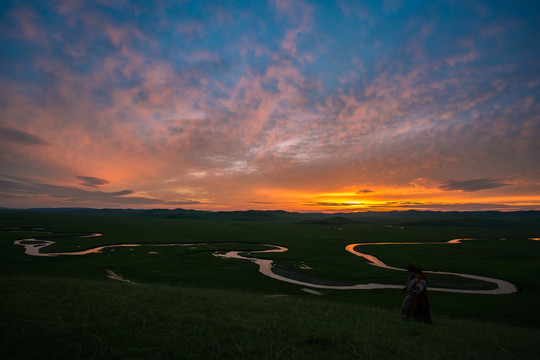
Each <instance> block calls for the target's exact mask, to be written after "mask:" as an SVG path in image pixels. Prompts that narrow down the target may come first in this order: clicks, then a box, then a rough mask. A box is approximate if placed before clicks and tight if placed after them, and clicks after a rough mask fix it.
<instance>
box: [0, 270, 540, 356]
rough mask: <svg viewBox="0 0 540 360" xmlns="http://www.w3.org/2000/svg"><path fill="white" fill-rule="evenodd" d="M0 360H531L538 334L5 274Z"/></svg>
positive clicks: (233, 295)
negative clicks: (152, 359)
mask: <svg viewBox="0 0 540 360" xmlns="http://www.w3.org/2000/svg"><path fill="white" fill-rule="evenodd" d="M0 291H1V293H2V294H3V295H2V297H1V300H0V304H1V305H0V306H1V319H0V320H1V321H0V326H1V332H2V334H4V335H3V336H2V338H1V343H0V345H1V346H0V349H1V350H0V358H9V359H45V358H65V359H68V358H69V359H77V358H79V359H96V358H108V359H125V358H130V359H143V358H155V359H162V358H164V359H165V358H166V359H224V358H229V359H355V358H359V359H375V358H380V359H389V358H405V359H407V358H414V359H430V360H431V359H537V358H538V356H540V348H539V346H538V342H537V340H538V339H539V338H540V332H539V331H538V329H534V328H527V327H514V326H511V325H505V324H493V323H489V322H480V321H472V320H464V319H450V318H446V317H435V319H434V320H435V325H433V326H431V325H425V324H420V323H416V322H411V321H406V320H404V319H401V318H400V317H399V315H398V311H397V309H396V310H395V311H392V310H388V309H378V308H370V307H364V306H359V305H355V304H336V303H329V302H324V301H320V300H318V301H314V300H312V299H310V298H307V297H288V298H277V297H265V296H262V295H256V294H252V293H244V292H236V291H224V290H209V289H194V288H183V287H172V286H165V285H137V286H135V285H129V284H124V283H117V282H113V281H95V280H81V279H70V278H63V279H58V278H49V277H38V276H3V277H2V278H0Z"/></svg>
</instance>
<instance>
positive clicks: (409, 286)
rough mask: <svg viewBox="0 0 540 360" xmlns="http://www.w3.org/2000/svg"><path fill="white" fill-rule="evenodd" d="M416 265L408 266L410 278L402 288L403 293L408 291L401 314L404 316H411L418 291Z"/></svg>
mask: <svg viewBox="0 0 540 360" xmlns="http://www.w3.org/2000/svg"><path fill="white" fill-rule="evenodd" d="M416 269H417V268H416V266H414V265H412V264H411V265H409V267H408V268H407V271H409V278H408V279H407V282H406V283H405V286H404V287H403V289H401V293H404V292H407V297H406V298H405V300H403V303H402V304H401V314H402V315H403V316H406V317H407V318H409V317H410V316H411V313H410V309H411V302H412V300H413V298H414V296H415V291H416V286H417V285H416V284H417V281H416Z"/></svg>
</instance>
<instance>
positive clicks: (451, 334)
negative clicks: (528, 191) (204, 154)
mask: <svg viewBox="0 0 540 360" xmlns="http://www.w3.org/2000/svg"><path fill="white" fill-rule="evenodd" d="M35 228H44V230H39V231H47V232H50V233H51V234H44V233H42V232H36V230H33V229H35ZM0 229H2V231H1V232H0V260H1V261H0V273H1V274H2V285H1V286H2V289H1V291H2V293H3V294H6V295H5V296H4V297H2V301H3V303H2V316H3V321H2V323H3V325H2V326H4V329H3V330H2V332H3V333H4V334H9V335H8V336H5V337H4V339H3V341H4V342H6V345H5V346H3V348H4V349H7V350H5V351H4V353H1V352H0V357H5V358H37V357H40V358H45V357H56V358H77V357H80V358H102V357H103V356H105V357H108V358H122V355H121V354H129V353H130V352H132V354H131V355H130V356H127V357H131V358H137V357H139V358H152V357H154V356H153V355H145V354H155V357H156V358H216V359H217V358H227V357H229V358H270V359H274V358H344V359H347V358H357V357H358V358H375V357H381V356H382V357H386V358H388V357H389V356H391V355H392V354H393V355H396V357H399V356H398V355H400V354H401V355H403V356H404V357H405V358H408V357H409V355H411V354H415V355H416V354H418V356H415V358H421V359H437V358H441V359H446V358H448V359H451V358H452V359H456V358H463V359H465V358H501V359H503V358H504V359H506V358H516V359H517V358H539V356H540V349H539V347H538V345H535V344H536V340H538V339H539V338H540V337H539V336H538V335H539V333H538V331H539V329H540V309H539V308H538V306H537V304H538V303H539V301H540V265H539V264H540V261H539V260H540V241H532V240H529V239H528V238H530V237H540V213H539V212H517V213H498V212H475V213H436V212H414V211H412V212H392V213H362V214H338V215H328V214H298V213H286V212H282V211H269V212H261V211H248V212H223V213H211V212H197V211H188V210H172V211H170V210H150V211H144V210H88V209H69V210H68V209H64V210H47V209H41V210H7V209H4V210H0ZM88 233H102V234H103V236H101V237H93V238H78V237H76V236H78V235H84V234H88ZM33 237H39V238H40V239H47V238H49V239H50V240H52V241H55V242H56V243H55V244H54V245H52V246H50V247H48V248H46V251H47V252H68V251H81V250H85V249H90V248H94V247H97V246H102V245H110V244H126V243H130V244H136V243H144V244H169V243H205V244H203V245H196V246H189V247H157V246H156V247H152V246H145V247H134V248H114V249H106V250H104V251H102V252H101V253H98V254H90V255H84V256H57V257H52V258H48V257H33V256H29V255H26V254H25V253H24V248H23V247H22V246H17V245H14V244H13V241H14V240H16V239H22V238H33ZM468 237H472V238H478V239H479V240H474V241H465V242H464V243H462V244H428V243H429V242H446V241H448V240H451V239H455V238H468ZM501 238H504V239H505V240H501ZM411 241H414V242H424V243H425V244H421V245H366V246H362V247H361V251H363V252H367V253H369V254H372V255H375V256H377V257H378V258H380V259H381V260H382V261H384V262H385V263H386V264H388V265H391V266H396V267H401V268H404V267H406V266H407V265H408V264H409V263H415V264H418V265H420V266H422V267H423V268H425V269H426V270H435V271H449V272H461V273H467V274H475V275H480V276H489V277H494V278H499V279H504V280H506V281H510V282H512V283H514V284H516V285H517V286H518V288H519V291H518V293H515V294H510V295H470V294H451V293H442V292H430V293H429V297H430V301H431V305H432V311H433V317H434V321H435V326H432V327H430V326H427V325H423V324H417V323H411V322H407V321H404V320H402V319H400V317H399V314H398V312H399V306H400V304H401V301H402V295H401V294H400V293H399V291H398V290H391V289H390V290H326V289H325V290H318V291H320V292H321V293H323V295H322V296H315V295H312V294H309V293H307V292H305V291H303V289H304V288H305V286H299V285H294V284H290V283H285V282H281V281H278V280H274V279H271V278H268V277H265V276H264V275H261V274H259V273H258V272H257V266H256V265H255V264H253V263H251V262H248V261H240V260H235V259H220V258H216V257H214V256H212V254H213V253H214V252H216V251H220V252H224V251H227V250H255V251H256V250H265V249H267V248H265V247H264V246H261V245H259V244H275V245H282V246H286V247H287V248H289V249H290V250H289V251H287V252H285V253H266V254H254V255H253V256H256V257H259V258H267V259H273V260H274V261H275V262H276V266H278V267H279V268H280V269H285V270H287V271H293V272H296V273H300V274H304V275H306V276H309V277H311V278H318V279H325V280H331V281H336V282H340V283H346V284H357V283H372V282H375V283H388V284H402V283H403V282H404V280H405V279H404V276H405V274H404V273H403V272H398V271H390V270H385V269H381V268H377V267H374V266H371V265H369V264H367V263H366V261H365V260H364V259H362V258H359V257H356V256H354V255H352V254H350V253H348V252H346V251H345V246H346V245H348V244H351V243H376V242H411ZM359 250H360V249H359ZM305 265H307V266H309V267H310V269H305V268H303V267H304V266H305ZM107 270H111V271H114V272H115V273H117V274H120V275H121V276H123V277H124V278H126V279H129V280H131V281H134V282H136V283H137V284H139V285H129V284H125V283H120V282H117V281H114V280H110V279H108V278H107ZM428 280H429V282H430V284H431V285H432V286H442V287H452V288H463V289H471V288H474V289H483V288H489V287H490V286H491V285H490V284H489V283H484V282H481V281H471V280H469V279H463V278H459V277H455V276H443V275H430V276H429V279H428ZM275 295H287V297H273V296H275ZM464 319H467V320H464ZM121 324H125V326H124V325H122V326H118V325H121ZM111 325H115V326H111ZM9 329H12V330H11V331H10V330H9ZM389 338H391V340H388V339H389ZM61 339H65V341H63V340H61ZM419 340H421V341H420V342H421V343H422V344H424V343H429V344H430V345H429V346H428V347H427V348H422V347H421V348H422V349H421V350H418V349H416V346H414V345H412V346H411V344H410V342H416V341H419ZM43 343H45V344H46V345H45V349H42V348H40V346H38V345H39V344H43ZM57 343H58V344H60V343H61V344H63V345H62V346H60V345H58V344H57ZM68 343H69V345H68ZM24 344H28V345H24ZM55 344H57V345H55ZM460 344H462V346H460ZM415 349H416V350H415ZM416 351H418V353H417V352H416ZM47 352H50V353H51V354H53V355H51V356H47ZM3 354H4V355H3ZM255 354H258V356H256V355H255ZM314 354H315V355H314ZM317 354H319V356H318V357H317ZM481 354H484V355H486V356H481Z"/></svg>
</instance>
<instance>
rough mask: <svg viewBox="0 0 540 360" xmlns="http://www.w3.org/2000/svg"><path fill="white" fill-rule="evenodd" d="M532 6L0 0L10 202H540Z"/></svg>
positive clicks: (5, 175)
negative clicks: (0, 0)
mask: <svg viewBox="0 0 540 360" xmlns="http://www.w3.org/2000/svg"><path fill="white" fill-rule="evenodd" d="M539 24H540V1H405V0H403V1H399V0H387V1H356V0H339V1H288V0H287V1H286V0H275V1H274V0H270V1H263V0H261V1H230V0H228V1H128V0H123V1H122V0H110V1H109V0H93V1H71V0H65V1H63V0H58V1H53V0H51V1H41V0H40V1H21V0H17V1H9V0H4V1H2V2H1V4H0V51H1V54H0V206H3V207H12V208H30V207H95V208H186V209H198V210H247V209H266V210H272V209H283V210H287V211H309V212H321V211H325V212H339V211H367V210H371V211H388V210H408V209H417V210H445V211H446V210H530V209H536V210H540V102H539V100H540V43H539V40H538V39H540V26H539Z"/></svg>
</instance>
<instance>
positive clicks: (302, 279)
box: [14, 233, 538, 295]
mask: <svg viewBox="0 0 540 360" xmlns="http://www.w3.org/2000/svg"><path fill="white" fill-rule="evenodd" d="M99 236H102V234H99V233H90V234H86V235H81V236H76V237H79V238H83V237H99ZM48 239H50V238H48ZM465 240H478V239H472V238H462V239H453V240H449V241H446V242H385V243H355V244H349V245H347V246H346V247H345V250H346V251H347V252H349V253H350V254H352V255H355V256H358V257H361V258H363V259H365V260H367V262H368V264H369V265H372V266H376V267H380V268H384V269H387V270H389V271H401V272H406V271H407V270H406V269H401V268H397V267H393V266H389V265H387V264H385V263H384V262H383V261H381V260H380V259H379V258H377V257H376V256H374V255H370V254H367V253H363V252H360V251H358V250H357V249H358V248H361V247H362V246H364V245H381V246H385V245H386V246H389V245H419V244H422V245H426V244H433V245H441V244H447V245H448V244H460V243H461V242H462V241H465ZM531 240H538V239H537V238H531ZM54 243H55V242H54V241H52V240H47V239H40V238H39V237H36V238H29V239H20V240H16V241H15V242H14V244H15V245H20V246H23V247H24V251H25V253H26V254H27V255H31V256H44V257H56V256H81V255H88V254H96V253H100V252H102V251H103V250H105V249H112V248H119V247H128V248H133V247H140V246H147V247H152V248H153V247H172V246H189V247H193V246H200V245H218V244H220V245H224V244H226V245H231V247H232V246H234V245H237V244H238V245H239V244H242V245H246V243H230V242H229V243H224V242H212V243H189V244H187V243H177V244H114V245H103V246H98V247H95V248H92V249H88V250H82V251H75V252H59V253H51V252H45V251H42V250H44V249H45V248H46V247H48V246H50V245H52V244H54ZM252 245H259V246H264V247H267V248H268V249H267V250H258V251H253V250H250V251H246V250H242V251H237V250H231V251H227V252H223V251H216V252H214V253H213V254H212V255H213V256H215V257H218V258H221V259H237V260H243V261H250V262H253V263H255V264H257V266H258V267H259V269H258V271H259V272H260V273H261V274H263V275H265V276H268V277H270V278H273V279H276V280H279V281H283V282H287V283H291V284H296V285H301V286H306V287H310V288H318V289H330V290H373V289H401V288H402V287H403V285H392V284H376V283H367V284H355V285H346V284H335V283H333V282H331V281H316V282H315V281H309V276H308V277H306V276H303V275H301V274H299V273H295V272H293V271H287V272H286V273H285V274H284V272H283V271H281V272H280V271H277V267H276V264H275V261H274V260H271V259H261V258H257V257H256V254H266V253H283V252H286V251H288V250H289V249H288V248H286V247H284V246H280V245H273V244H262V243H253V244H252ZM152 253H155V252H152ZM254 255H255V256H254ZM278 272H279V273H278ZM424 272H425V273H430V274H441V275H452V276H459V277H462V278H468V279H474V280H480V281H485V282H488V283H492V284H494V285H495V286H496V287H495V288H493V289H489V290H483V289H482V290H480V289H479V290H471V289H452V288H436V287H430V288H429V290H430V291H441V292H452V293H466V294H485V295H501V294H511V293H515V292H517V287H516V286H515V285H514V284H512V283H509V282H507V281H504V280H500V279H494V278H490V277H485V276H477V275H469V274H463V273H454V272H445V271H424ZM115 276H117V275H116V274H115ZM112 278H114V277H112ZM306 278H307V280H306ZM115 279H116V280H119V279H118V278H115ZM122 281H124V280H122Z"/></svg>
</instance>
